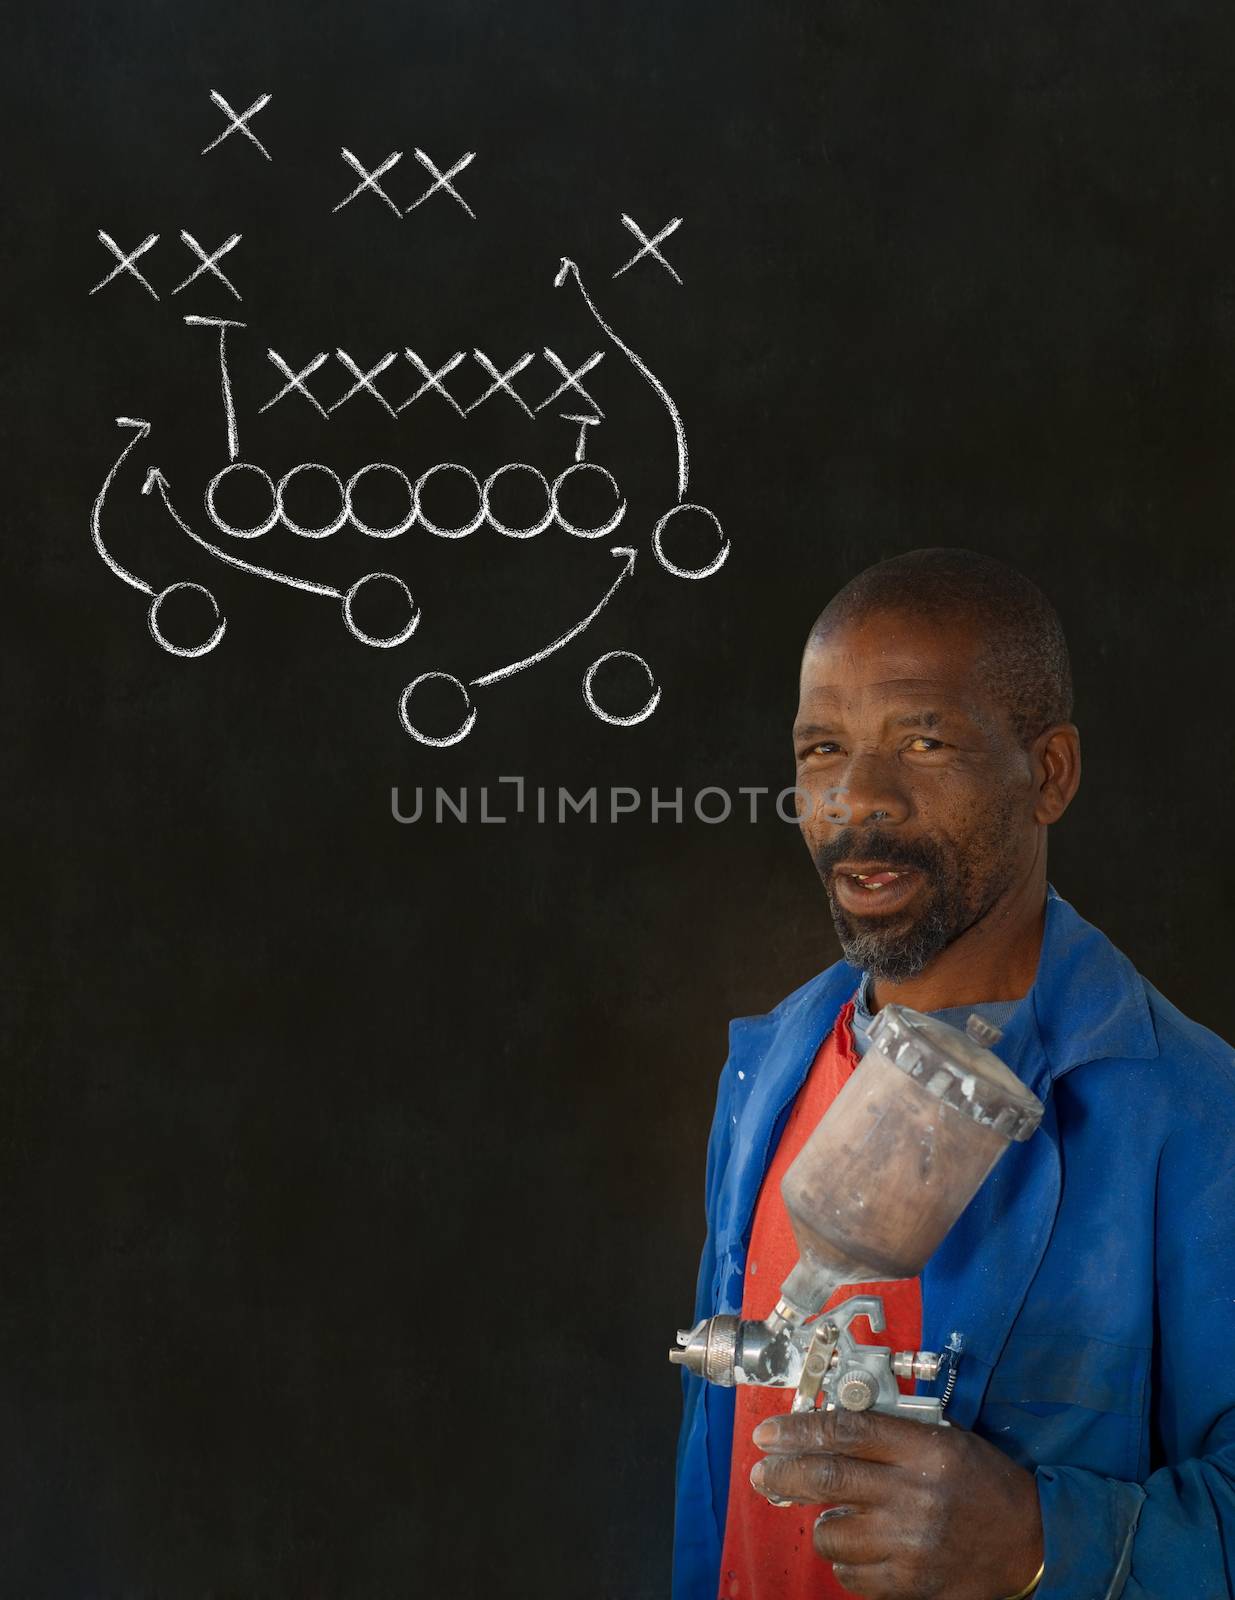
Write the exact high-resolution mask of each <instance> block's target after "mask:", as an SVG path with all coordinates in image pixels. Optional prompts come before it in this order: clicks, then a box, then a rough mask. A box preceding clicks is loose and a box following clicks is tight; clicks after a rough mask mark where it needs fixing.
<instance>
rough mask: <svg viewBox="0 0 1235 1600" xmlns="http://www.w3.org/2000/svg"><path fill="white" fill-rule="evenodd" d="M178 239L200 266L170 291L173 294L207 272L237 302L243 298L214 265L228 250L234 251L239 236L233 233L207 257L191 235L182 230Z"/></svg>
mask: <svg viewBox="0 0 1235 1600" xmlns="http://www.w3.org/2000/svg"><path fill="white" fill-rule="evenodd" d="M180 238H181V240H182V241H183V242H184V244H186V245H187V246H188V248H189V249H190V250H192V252H193V253H194V255H195V256H196V257H197V259H198V261H199V262H200V263H201V265H200V266H197V267H194V269H193V271H192V272H190V273H189V275H188V277H187V278H186V279H185V280H184V282H183V283H178V284H177V285H176V287H175V288H174V289H173V290H172V293H173V294H179V293H180V291H181V289H187V288H188V287H189V285H190V284H191V283H192V282H193V281H194V279H195V278H200V277H201V275H202V273H203V272H209V273H210V274H211V275H212V276H213V277H216V278H217V279H218V280H219V282H220V283H222V284H224V285H225V286H226V287H227V288H228V289H230V290H231V292H232V293H233V294H234V295H235V297H236V299H237V300H242V299H243V298H244V296H243V295H242V294H241V293H240V290H239V289H237V287H236V285H235V284H234V283H233V282H232V280H231V279H230V278H229V277H228V276H227V274H226V273H225V272H224V271H223V270H222V269H221V268H220V267H218V266H216V265H215V263H216V262H217V261H218V259H219V257H220V256H225V255H226V254H227V252H228V251H229V250H234V249H235V248H236V246H237V245H238V244H239V243H240V239H241V235H240V234H238V233H233V234H232V236H231V238H230V239H228V241H227V242H226V244H221V245H220V246H219V248H218V249H217V250H214V251H212V252H211V253H210V254H209V255H207V254H206V252H205V251H204V250H203V249H202V247H201V245H199V244H198V242H197V240H196V239H195V238H194V237H193V235H192V234H191V233H186V231H185V230H184V229H183V228H181V230H180Z"/></svg>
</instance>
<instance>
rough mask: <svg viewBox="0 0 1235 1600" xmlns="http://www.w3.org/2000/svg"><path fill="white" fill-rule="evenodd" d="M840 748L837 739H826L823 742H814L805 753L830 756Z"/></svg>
mask: <svg viewBox="0 0 1235 1600" xmlns="http://www.w3.org/2000/svg"><path fill="white" fill-rule="evenodd" d="M839 748H840V747H839V746H838V745H837V743H836V740H835V739H825V740H824V741H823V742H822V744H813V745H811V746H810V748H809V749H808V750H806V751H804V752H803V753H804V754H805V755H808V756H830V755H831V754H832V753H833V751H835V750H837V749H839Z"/></svg>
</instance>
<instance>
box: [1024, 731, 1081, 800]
mask: <svg viewBox="0 0 1235 1600" xmlns="http://www.w3.org/2000/svg"><path fill="white" fill-rule="evenodd" d="M1033 757H1034V774H1035V778H1036V781H1037V786H1038V798H1037V801H1036V803H1035V805H1034V812H1033V817H1034V821H1035V822H1040V823H1043V824H1047V825H1049V824H1050V823H1052V822H1058V821H1059V819H1060V817H1062V816H1063V814H1064V812H1065V811H1066V810H1067V809H1068V807H1069V806H1070V805H1071V803H1072V797H1073V795H1075V793H1076V791H1077V790H1078V789H1079V788H1080V786H1081V735H1080V730H1079V729H1078V728H1077V726H1076V724H1075V723H1074V722H1056V723H1052V725H1051V726H1050V727H1049V728H1045V729H1043V731H1042V732H1041V733H1040V734H1039V735H1038V737H1037V738H1036V739H1035V740H1034V742H1033Z"/></svg>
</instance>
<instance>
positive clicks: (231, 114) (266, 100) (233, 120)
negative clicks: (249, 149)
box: [201, 89, 270, 161]
mask: <svg viewBox="0 0 1235 1600" xmlns="http://www.w3.org/2000/svg"><path fill="white" fill-rule="evenodd" d="M210 98H211V99H212V100H213V101H214V103H215V105H216V106H218V108H219V110H220V111H221V112H222V113H223V115H224V116H225V117H228V118H229V119H230V122H229V125H228V126H227V127H226V128H224V129H223V132H222V133H221V134H220V135H219V137H218V138H217V139H212V140H211V141H210V143H209V144H208V145H206V146H205V148H204V149H203V150H202V151H201V154H202V155H206V154H208V152H209V151H211V150H213V149H214V147H215V146H216V145H219V144H222V143H223V141H224V139H230V138H231V136H232V134H233V133H243V134H244V136H245V138H246V139H248V140H249V141H250V142H251V143H253V144H255V145H256V146H257V148H258V149H259V150H260V151H261V153H262V154H263V155H264V156H265V158H266V160H267V161H269V160H270V151H269V150H267V148H266V146H265V145H264V144H263V143H262V141H261V140H260V139H259V138H258V137H257V135H256V134H255V133H254V132H253V130H252V128H250V127H249V119H250V118H251V117H255V116H256V115H257V113H258V112H259V111H261V110H262V108H263V107H265V106H268V105H269V104H270V96H269V95H268V94H263V95H259V96H258V98H257V99H256V100H254V102H253V104H252V105H251V106H250V107H249V109H248V110H247V111H241V112H239V113H237V112H235V111H233V110H232V108H231V106H229V105H228V103H227V101H226V100H224V98H223V96H222V95H221V94H220V93H219V91H218V90H217V89H211V91H210Z"/></svg>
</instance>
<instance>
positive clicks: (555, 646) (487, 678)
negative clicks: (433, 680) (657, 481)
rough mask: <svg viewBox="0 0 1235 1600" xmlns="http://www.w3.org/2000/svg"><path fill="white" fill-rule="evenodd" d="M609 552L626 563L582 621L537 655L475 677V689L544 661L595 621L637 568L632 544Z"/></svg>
mask: <svg viewBox="0 0 1235 1600" xmlns="http://www.w3.org/2000/svg"><path fill="white" fill-rule="evenodd" d="M609 554H610V555H611V556H625V558H626V565H625V566H624V567H623V568H622V570H621V572H619V573H618V575H617V577H616V579H615V580H614V581H613V583H612V584H611V585H610V586H609V588H608V590H607V591H606V592H605V593H604V594H603V595H602V596H601V598H600V601H599V602H598V603H597V604H596V605H595V606H593V608H592V609H591V611H589V612H588V614H587V616H586V617H584V619H583V621H582V622H576V623H575V625H574V627H573V628H568V629H567V630H566V632H565V633H562V634H559V635H558V637H557V638H556V639H555V640H554V641H553V643H552V644H547V645H546V646H545V647H544V649H543V650H538V651H537V652H536V654H535V655H532V656H524V658H523V660H522V661H512V662H511V663H510V665H509V666H507V667H499V668H498V669H497V671H496V672H486V673H485V675H484V677H483V678H473V679H472V680H471V681H472V687H473V689H483V688H485V687H486V685H488V684H490V683H499V682H500V681H501V680H502V679H503V678H509V677H510V675H511V674H512V673H514V672H522V671H523V669H524V667H533V666H535V665H536V663H537V662H538V661H543V660H544V659H545V657H546V656H551V655H552V654H553V652H554V651H555V650H560V649H561V648H562V646H563V645H564V644H569V643H570V641H571V640H572V639H573V638H574V637H575V636H576V635H577V634H580V633H582V632H583V630H584V628H586V627H587V626H588V625H589V624H590V623H592V622H594V621H595V620H596V618H597V617H598V616H599V615H600V613H601V612H602V611H603V610H604V608H605V606H607V605H608V604H609V602H610V600H612V599H613V596H614V595H615V594H616V593H617V590H618V587H619V585H620V584H621V582H622V580H623V579H624V578H626V577H628V576H629V574H630V573H632V572H633V571H634V570H635V555H636V551H635V550H634V548H633V547H632V546H630V545H624V544H615V545H611V546H610V547H609Z"/></svg>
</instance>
